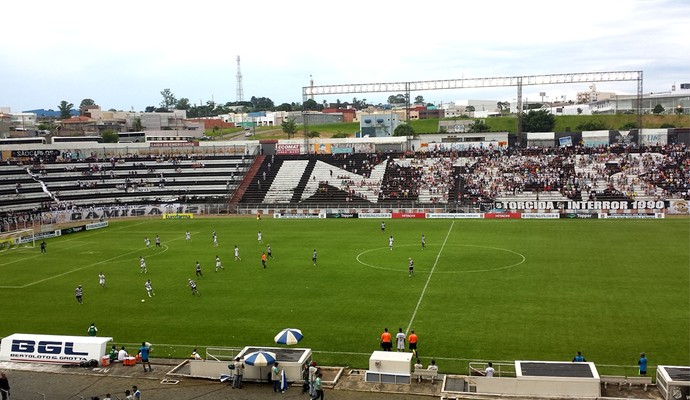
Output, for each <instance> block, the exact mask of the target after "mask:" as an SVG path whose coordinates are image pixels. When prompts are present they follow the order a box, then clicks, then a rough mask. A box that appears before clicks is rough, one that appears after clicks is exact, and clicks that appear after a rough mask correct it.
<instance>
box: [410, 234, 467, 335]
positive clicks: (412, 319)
mask: <svg viewBox="0 0 690 400" xmlns="http://www.w3.org/2000/svg"><path fill="white" fill-rule="evenodd" d="M453 225H455V221H453V222H451V224H450V228H448V233H446V238H445V239H443V244H441V248H440V249H439V251H438V254H436V260H435V261H434V265H433V266H432V267H431V271H429V276H428V277H427V278H426V283H424V288H423V289H422V293H421V294H420V295H419V300H417V305H416V306H415V308H414V312H413V313H412V318H410V323H409V324H407V329H405V334H406V335H407V334H408V333H409V332H410V328H411V327H412V323H413V322H414V319H415V317H416V316H417V311H418V310H419V306H420V305H421V304H422V300H423V299H424V294H425V293H426V288H427V287H428V286H429V282H430V281H431V277H432V276H434V270H435V269H436V265H438V260H439V259H440V258H441V253H443V248H444V247H446V242H448V238H449V237H450V233H451V232H452V231H453Z"/></svg>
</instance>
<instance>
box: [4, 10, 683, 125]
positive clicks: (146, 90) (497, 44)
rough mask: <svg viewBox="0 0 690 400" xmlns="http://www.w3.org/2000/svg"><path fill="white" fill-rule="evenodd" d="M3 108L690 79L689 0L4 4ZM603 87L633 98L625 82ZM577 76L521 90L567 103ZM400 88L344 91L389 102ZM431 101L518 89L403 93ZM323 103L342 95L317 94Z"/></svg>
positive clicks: (651, 86)
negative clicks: (310, 89)
mask: <svg viewBox="0 0 690 400" xmlns="http://www.w3.org/2000/svg"><path fill="white" fill-rule="evenodd" d="M2 15H3V22H2V24H0V37H2V44H1V45H0V107H11V109H12V111H14V112H18V111H23V110H28V109H36V108H46V109H50V108H52V109H57V108H58V105H59V104H60V102H61V101H62V100H66V101H68V102H70V103H73V104H74V105H75V106H76V107H78V105H79V103H81V101H82V99H85V98H90V99H93V100H95V102H96V104H98V105H100V106H101V107H102V108H103V109H111V108H113V109H117V110H132V109H133V110H135V111H143V110H144V109H145V108H146V107H147V106H150V105H153V106H158V105H159V104H160V103H161V101H162V96H161V94H160V92H161V91H162V90H164V89H166V88H169V89H170V90H171V91H172V93H174V94H175V96H176V97H177V98H178V99H179V98H188V99H189V100H190V102H191V103H192V104H199V103H206V102H207V101H210V100H214V101H215V102H216V103H226V102H229V101H236V100H237V96H236V90H237V84H236V74H237V61H236V58H237V56H238V55H239V56H240V57H241V69H242V75H243V89H244V98H245V100H248V99H249V98H250V97H251V96H256V97H268V98H270V99H272V100H273V101H274V103H275V104H276V105H278V104H280V103H284V102H288V103H289V102H301V101H302V87H303V86H308V85H309V80H310V76H312V77H313V79H314V84H315V85H331V84H332V85H335V84H350V83H376V82H401V81H424V80H437V79H458V78H482V77H504V76H524V75H539V74H558V73H573V72H598V71H630V70H634V71H636V70H642V71H643V72H644V91H645V92H661V91H668V90H670V89H671V85H672V84H674V83H676V84H678V85H679V84H680V83H685V82H690V36H688V33H687V32H688V26H690V1H688V0H596V1H591V0H580V1H577V2H560V1H553V0H550V1H549V0H533V1H530V0H528V1H522V2H519V1H503V0H494V1H489V2H486V1H468V2H464V1H462V2H461V1H445V0H439V1H436V2H430V3H425V2H411V1H410V2H408V1H405V2H400V1H362V0H350V1H345V2H326V1H318V2H317V1H311V0H305V1H284V0H281V1H274V0H263V1H251V2H250V1H222V0H214V1H210V0H196V1H187V2H179V1H154V0H143V1H130V0H123V1H119V2H100V1H88V2H86V1H82V0H76V1H71V2H60V1H54V0H45V1H43V0H37V1H31V0H27V1H22V2H20V1H16V0H10V1H9V2H3V5H2ZM597 89H598V90H600V91H616V92H618V93H621V94H623V93H635V91H636V85H635V83H634V82H622V83H610V84H604V83H600V84H598V85H597ZM584 90H587V85H567V86H563V87H560V86H554V85H551V86H542V87H538V86H529V87H525V88H524V91H523V97H527V98H528V99H530V97H531V98H532V99H535V100H536V99H537V97H538V93H539V92H546V94H547V98H549V99H556V98H560V97H561V96H568V98H573V96H574V94H575V93H576V92H578V91H584ZM391 94H395V93H386V94H382V93H368V94H347V95H342V96H341V97H339V99H340V100H341V101H351V100H352V98H353V97H357V98H358V99H362V98H365V99H367V100H368V101H369V102H372V103H378V102H385V100H386V99H387V97H388V96H389V95H391ZM417 95H422V96H424V99H425V100H426V101H428V102H434V103H438V102H449V101H459V100H463V99H496V100H502V101H512V100H514V99H515V97H516V89H515V88H500V89H482V90H468V89H465V90H444V91H428V92H417V93H414V92H413V93H412V97H414V96H417ZM316 100H317V101H318V102H321V101H323V100H328V101H330V102H335V101H336V100H338V98H335V97H334V98H328V97H317V98H316Z"/></svg>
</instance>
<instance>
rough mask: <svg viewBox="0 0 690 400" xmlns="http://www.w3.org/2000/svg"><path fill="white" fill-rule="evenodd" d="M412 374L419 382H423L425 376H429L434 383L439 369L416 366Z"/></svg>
mask: <svg viewBox="0 0 690 400" xmlns="http://www.w3.org/2000/svg"><path fill="white" fill-rule="evenodd" d="M412 376H413V377H415V378H417V382H421V381H422V379H423V378H429V379H431V383H434V379H436V377H437V376H438V370H436V369H423V368H415V370H414V371H413V372H412Z"/></svg>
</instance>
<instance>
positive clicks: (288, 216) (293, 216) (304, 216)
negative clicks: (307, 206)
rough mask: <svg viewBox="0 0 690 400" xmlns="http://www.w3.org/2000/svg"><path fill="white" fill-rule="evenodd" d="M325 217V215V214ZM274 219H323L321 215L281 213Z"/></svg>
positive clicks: (274, 215)
mask: <svg viewBox="0 0 690 400" xmlns="http://www.w3.org/2000/svg"><path fill="white" fill-rule="evenodd" d="M323 215H324V216H325V214H323ZM273 218H282V219H316V218H323V216H322V215H321V214H281V213H274V214H273Z"/></svg>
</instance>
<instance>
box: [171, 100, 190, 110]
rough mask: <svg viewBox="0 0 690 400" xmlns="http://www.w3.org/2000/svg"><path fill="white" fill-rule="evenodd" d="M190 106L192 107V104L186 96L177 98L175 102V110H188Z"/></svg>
mask: <svg viewBox="0 0 690 400" xmlns="http://www.w3.org/2000/svg"><path fill="white" fill-rule="evenodd" d="M190 108H192V105H191V103H190V102H189V99H188V98H186V97H183V98H181V99H179V100H178V101H177V104H175V109H176V110H189V109H190Z"/></svg>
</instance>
